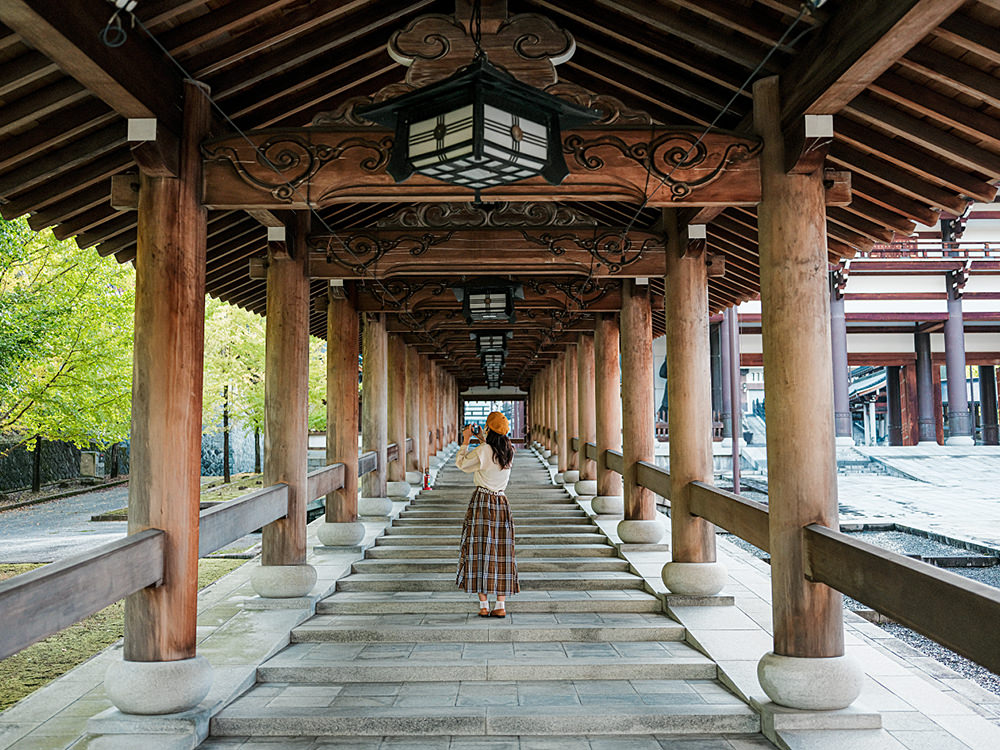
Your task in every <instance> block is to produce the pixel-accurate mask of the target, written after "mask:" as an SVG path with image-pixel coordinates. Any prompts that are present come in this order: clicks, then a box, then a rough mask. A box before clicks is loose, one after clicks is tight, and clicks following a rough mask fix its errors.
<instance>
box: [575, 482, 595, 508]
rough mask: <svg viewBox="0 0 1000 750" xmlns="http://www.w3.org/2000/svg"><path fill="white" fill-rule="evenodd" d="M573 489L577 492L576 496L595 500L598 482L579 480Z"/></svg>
mask: <svg viewBox="0 0 1000 750" xmlns="http://www.w3.org/2000/svg"><path fill="white" fill-rule="evenodd" d="M573 489H574V490H576V494H577V495H579V496H580V497H583V498H587V497H589V498H594V495H596V494H597V480H596V479H580V480H577V483H576V484H575V485H573ZM595 499H596V498H595ZM591 507H593V506H591Z"/></svg>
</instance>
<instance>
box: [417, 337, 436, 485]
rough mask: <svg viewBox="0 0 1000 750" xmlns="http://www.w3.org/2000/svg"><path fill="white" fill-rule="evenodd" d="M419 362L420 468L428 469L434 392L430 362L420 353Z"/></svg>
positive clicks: (422, 469) (429, 464)
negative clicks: (432, 389)
mask: <svg viewBox="0 0 1000 750" xmlns="http://www.w3.org/2000/svg"><path fill="white" fill-rule="evenodd" d="M417 362H418V364H419V369H420V434H419V435H418V440H419V442H420V469H421V471H427V470H428V469H430V466H431V439H430V421H431V401H432V398H433V394H432V393H431V382H430V381H431V377H430V362H429V361H428V359H427V357H425V356H423V355H418V358H417Z"/></svg>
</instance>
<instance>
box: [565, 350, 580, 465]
mask: <svg viewBox="0 0 1000 750" xmlns="http://www.w3.org/2000/svg"><path fill="white" fill-rule="evenodd" d="M576 359H577V356H576V343H575V342H574V343H572V344H567V345H566V359H565V371H564V373H563V375H564V380H565V382H566V398H565V400H566V471H565V473H564V474H563V480H564V481H565V482H566V483H568V484H576V482H577V480H578V479H579V478H580V458H579V455H578V452H577V451H575V450H573V438H579V437H580V418H579V414H580V407H579V401H578V399H579V397H580V394H579V393H578V391H579V389H578V387H577V377H578V373H577V361H576Z"/></svg>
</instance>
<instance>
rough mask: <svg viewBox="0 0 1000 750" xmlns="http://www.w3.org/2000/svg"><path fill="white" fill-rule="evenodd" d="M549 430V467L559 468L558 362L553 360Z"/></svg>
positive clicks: (549, 383) (551, 364)
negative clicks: (550, 449) (550, 444)
mask: <svg viewBox="0 0 1000 750" xmlns="http://www.w3.org/2000/svg"><path fill="white" fill-rule="evenodd" d="M548 380H549V382H548V389H549V429H550V430H551V431H552V446H551V448H552V455H551V456H549V465H550V466H555V467H557V468H558V467H559V462H560V461H562V459H561V458H560V456H559V451H560V449H561V448H562V443H561V440H562V435H560V433H559V360H557V359H555V360H552V362H551V363H550V364H549V379H548Z"/></svg>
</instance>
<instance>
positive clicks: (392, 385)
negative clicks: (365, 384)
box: [386, 334, 410, 499]
mask: <svg viewBox="0 0 1000 750" xmlns="http://www.w3.org/2000/svg"><path fill="white" fill-rule="evenodd" d="M388 354H389V365H388V373H387V375H388V378H387V379H388V381H389V382H388V388H389V398H388V403H389V409H388V412H389V413H388V415H387V416H388V434H389V437H388V442H389V443H395V444H396V450H397V454H396V455H397V458H396V460H395V461H390V462H389V465H388V466H387V467H386V479H387V483H386V493H387V494H388V496H389V497H393V498H396V499H406V498H408V497H409V494H410V485H409V484H408V483H407V481H406V415H407V410H408V405H407V403H406V391H407V385H406V344H405V343H404V342H403V337H402V336H397V335H395V334H390V335H389V340H388Z"/></svg>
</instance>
